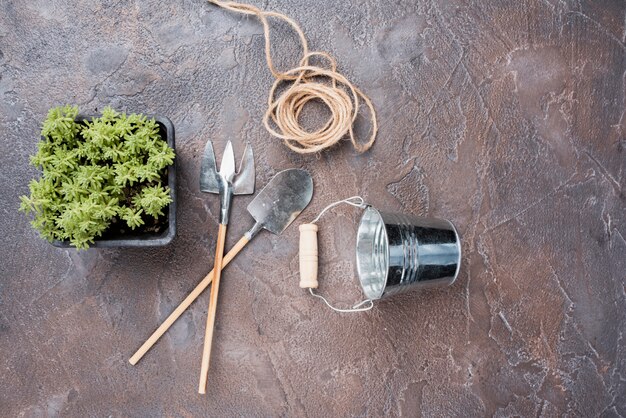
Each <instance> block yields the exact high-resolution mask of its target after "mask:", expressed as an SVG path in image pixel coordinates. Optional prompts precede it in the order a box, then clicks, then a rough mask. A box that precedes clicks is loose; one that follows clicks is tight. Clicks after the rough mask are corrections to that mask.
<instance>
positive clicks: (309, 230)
mask: <svg viewBox="0 0 626 418" xmlns="http://www.w3.org/2000/svg"><path fill="white" fill-rule="evenodd" d="M344 203H345V204H348V205H351V206H354V207H357V208H361V209H365V208H366V207H367V206H369V205H368V204H367V203H365V200H364V199H363V198H362V197H361V196H352V197H349V198H347V199H343V200H338V201H337V202H334V203H331V204H330V205H328V206H326V207H325V208H324V209H323V210H322V211H321V212H320V213H319V215H317V216H316V217H315V219H313V221H311V223H310V224H303V225H300V287H301V288H308V289H309V292H310V293H311V295H312V296H315V297H316V298H320V299H322V300H323V301H324V303H325V304H326V305H327V306H328V307H329V308H330V309H332V310H334V311H336V312H364V311H369V310H370V309H372V308H373V307H374V302H373V301H372V300H371V299H365V300H363V301H361V302H359V303H357V304H356V305H354V306H353V307H352V308H344V309H342V308H336V307H334V306H333V305H332V304H331V303H330V302H329V301H328V300H327V299H326V298H325V297H324V296H322V295H320V294H318V293H316V292H315V291H314V290H313V289H317V285H318V283H317V229H318V228H317V225H316V223H317V222H318V221H319V220H320V218H321V217H322V215H324V214H325V213H326V212H328V211H329V210H330V209H332V208H334V207H335V206H339V205H341V204H344Z"/></svg>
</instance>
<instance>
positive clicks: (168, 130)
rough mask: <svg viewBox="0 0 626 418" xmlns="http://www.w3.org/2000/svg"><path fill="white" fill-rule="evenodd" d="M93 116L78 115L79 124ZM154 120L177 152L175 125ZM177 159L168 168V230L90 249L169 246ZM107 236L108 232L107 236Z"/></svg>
mask: <svg viewBox="0 0 626 418" xmlns="http://www.w3.org/2000/svg"><path fill="white" fill-rule="evenodd" d="M92 117H93V116H85V115H78V117H77V118H76V121H77V122H82V121H85V120H89V119H91V118H92ZM148 117H149V118H154V120H155V121H156V122H157V124H158V125H159V134H160V135H161V138H164V139H165V140H166V142H167V145H169V146H170V147H171V148H172V149H174V150H176V143H175V139H174V125H173V124H172V121H170V120H169V119H168V118H166V117H164V116H148ZM176 159H177V157H175V158H174V163H173V164H172V165H170V166H168V167H167V185H168V186H169V188H170V196H171V197H172V203H170V204H169V206H168V209H167V212H166V214H165V215H166V219H167V228H166V229H165V230H164V231H162V232H160V233H141V234H139V233H137V234H134V233H133V231H132V230H129V231H128V232H127V233H124V235H123V236H114V237H106V238H104V237H103V238H99V239H96V240H94V243H93V244H90V245H89V248H111V247H160V246H164V245H167V244H169V243H170V242H171V241H172V240H173V239H174V236H175V235H176V200H177V199H176ZM104 235H106V232H105V234H104ZM52 245H54V246H55V247H62V248H73V246H72V245H71V244H70V243H69V241H56V240H55V241H53V242H52Z"/></svg>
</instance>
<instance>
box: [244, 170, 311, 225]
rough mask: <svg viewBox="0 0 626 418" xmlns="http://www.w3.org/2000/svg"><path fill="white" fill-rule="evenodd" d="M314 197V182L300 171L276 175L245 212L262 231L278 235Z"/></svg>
mask: <svg viewBox="0 0 626 418" xmlns="http://www.w3.org/2000/svg"><path fill="white" fill-rule="evenodd" d="M312 197H313V179H312V178H311V175H310V174H309V173H308V172H307V171H305V170H301V169H297V168H292V169H288V170H284V171H281V172H280V173H278V174H276V175H275V176H274V178H273V179H272V180H270V182H269V183H267V185H266V186H265V187H264V188H263V190H261V191H260V192H259V194H258V195H256V197H255V198H254V200H252V202H250V204H249V205H248V212H250V215H252V217H253V218H254V220H255V221H257V223H259V224H260V225H261V226H262V227H263V228H264V229H266V230H268V231H270V232H271V233H273V234H277V235H278V234H280V233H281V232H283V231H284V230H285V228H287V227H288V226H289V225H290V224H291V222H293V221H294V219H296V218H297V217H298V215H299V214H300V212H302V211H303V210H304V208H306V207H307V205H308V204H309V202H310V201H311V198H312Z"/></svg>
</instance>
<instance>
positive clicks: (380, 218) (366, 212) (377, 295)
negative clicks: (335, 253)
mask: <svg viewBox="0 0 626 418" xmlns="http://www.w3.org/2000/svg"><path fill="white" fill-rule="evenodd" d="M372 213H373V214H374V215H375V216H376V218H377V221H378V222H379V223H380V224H382V232H383V235H384V240H385V242H386V243H387V244H386V245H385V257H384V260H385V264H386V265H385V266H384V268H383V272H384V273H383V280H382V281H381V284H382V286H381V287H380V291H379V292H376V293H375V294H372V293H371V292H368V290H367V288H366V287H367V286H366V285H364V283H363V274H362V271H361V263H360V262H359V261H360V258H361V257H360V256H359V241H360V239H361V228H362V227H363V226H364V225H363V221H364V219H365V217H366V216H369V215H370V214H372ZM355 247H356V251H355V255H356V269H357V275H358V276H359V284H360V285H361V289H362V290H363V293H364V294H365V296H366V297H367V298H368V299H370V300H377V299H380V298H382V297H383V296H384V294H385V289H386V288H387V281H388V279H389V236H388V234H387V225H386V224H385V219H384V218H383V215H382V213H381V212H380V211H379V210H378V209H376V208H375V207H373V206H372V205H367V208H365V210H364V211H363V214H362V215H361V219H360V221H359V226H358V228H357V241H356V245H355Z"/></svg>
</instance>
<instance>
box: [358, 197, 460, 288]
mask: <svg viewBox="0 0 626 418" xmlns="http://www.w3.org/2000/svg"><path fill="white" fill-rule="evenodd" d="M356 264H357V271H358V275H359V281H360V282H361V287H362V288H363V292H364V293H365V296H366V297H367V298H368V299H369V300H376V299H380V298H382V297H384V296H388V295H392V294H395V293H398V292H400V291H405V290H412V289H420V288H430V287H436V286H445V285H450V284H452V283H453V282H454V281H455V280H456V277H457V275H458V274H459V268H460V266H461V242H460V239H459V235H458V233H457V231H456V228H455V227H454V225H452V223H451V222H449V221H447V220H442V219H435V218H422V217H417V216H411V215H404V214H395V213H385V212H380V211H378V210H376V209H375V208H373V207H371V206H368V207H367V208H365V211H364V213H363V216H362V217H361V222H360V224H359V228H358V232H357V243H356Z"/></svg>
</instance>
